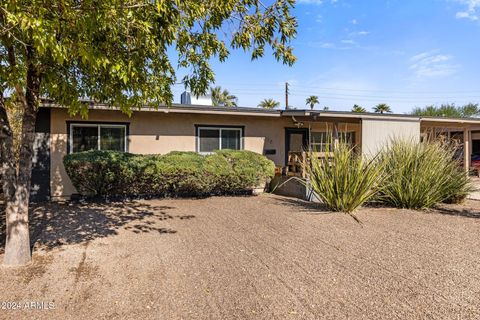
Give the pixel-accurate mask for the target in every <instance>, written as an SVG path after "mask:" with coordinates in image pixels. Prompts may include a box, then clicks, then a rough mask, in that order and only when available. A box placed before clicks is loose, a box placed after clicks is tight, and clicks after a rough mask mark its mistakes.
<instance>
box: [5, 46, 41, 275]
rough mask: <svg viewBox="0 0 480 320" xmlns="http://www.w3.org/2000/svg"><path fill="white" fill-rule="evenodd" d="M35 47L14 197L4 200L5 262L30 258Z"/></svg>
mask: <svg viewBox="0 0 480 320" xmlns="http://www.w3.org/2000/svg"><path fill="white" fill-rule="evenodd" d="M33 55H34V50H33V48H32V47H31V46H29V47H27V57H26V58H27V65H28V69H27V81H26V93H25V96H24V97H23V98H24V99H22V100H23V106H24V113H23V119H22V140H21V147H20V157H19V164H18V173H17V179H16V184H15V195H14V198H13V201H9V202H8V203H7V210H6V217H7V240H6V244H5V257H4V260H3V263H4V264H5V265H11V266H20V265H24V264H27V263H29V262H30V261H31V250H30V234H29V228H28V207H29V202H30V201H29V200H30V199H29V198H30V181H31V173H32V157H33V144H34V142H35V121H36V116H37V104H38V94H39V90H40V74H39V72H38V69H37V67H36V66H35V65H34V64H33V62H32V61H33Z"/></svg>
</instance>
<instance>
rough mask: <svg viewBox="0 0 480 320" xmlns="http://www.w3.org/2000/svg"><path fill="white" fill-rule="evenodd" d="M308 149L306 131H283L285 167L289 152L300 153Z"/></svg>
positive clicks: (295, 129) (297, 129)
mask: <svg viewBox="0 0 480 320" xmlns="http://www.w3.org/2000/svg"><path fill="white" fill-rule="evenodd" d="M307 149H308V129H299V128H286V129H285V165H286V166H287V165H288V156H289V153H290V152H295V153H297V152H298V153H301V152H302V151H305V150H307Z"/></svg>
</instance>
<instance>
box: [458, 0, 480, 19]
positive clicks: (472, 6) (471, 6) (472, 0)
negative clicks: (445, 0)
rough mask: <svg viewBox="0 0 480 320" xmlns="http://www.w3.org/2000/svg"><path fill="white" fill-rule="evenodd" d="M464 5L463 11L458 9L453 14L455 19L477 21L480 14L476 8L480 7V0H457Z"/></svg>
mask: <svg viewBox="0 0 480 320" xmlns="http://www.w3.org/2000/svg"><path fill="white" fill-rule="evenodd" d="M457 2H460V3H462V4H463V5H465V6H466V8H465V10H464V11H458V12H457V14H456V15H455V16H456V18H457V19H470V20H472V21H477V20H478V19H479V18H480V16H479V13H478V12H477V9H478V8H479V7H480V0H457Z"/></svg>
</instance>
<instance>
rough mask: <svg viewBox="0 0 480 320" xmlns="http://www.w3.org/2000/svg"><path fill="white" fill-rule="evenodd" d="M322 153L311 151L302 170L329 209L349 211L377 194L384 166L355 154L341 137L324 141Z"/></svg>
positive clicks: (352, 210) (382, 177) (374, 160)
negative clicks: (320, 154) (323, 152)
mask: <svg viewBox="0 0 480 320" xmlns="http://www.w3.org/2000/svg"><path fill="white" fill-rule="evenodd" d="M332 139H333V138H332V137H331V138H330V141H331V140H332ZM325 155H326V157H325V158H319V157H317V156H316V154H315V153H311V154H310V155H309V158H308V160H309V161H308V164H307V165H306V166H305V170H306V172H307V174H308V177H309V181H310V184H311V187H312V189H313V190H314V191H315V192H316V194H317V195H318V197H319V198H320V199H321V200H322V202H323V203H324V204H325V205H326V206H328V208H329V209H331V210H333V211H340V212H345V213H350V214H351V213H352V212H354V211H355V210H356V209H357V208H358V207H360V206H361V205H362V204H364V203H365V202H368V201H369V200H371V199H372V198H373V197H374V196H375V195H376V194H377V192H378V191H379V189H380V188H381V184H382V182H383V179H384V170H383V166H382V163H379V162H378V161H377V159H376V158H374V159H366V158H364V157H362V155H359V154H356V153H355V151H354V149H352V148H351V147H350V146H349V145H348V144H347V143H345V142H343V141H339V142H338V143H337V144H335V146H334V145H332V144H330V143H327V144H326V152H325Z"/></svg>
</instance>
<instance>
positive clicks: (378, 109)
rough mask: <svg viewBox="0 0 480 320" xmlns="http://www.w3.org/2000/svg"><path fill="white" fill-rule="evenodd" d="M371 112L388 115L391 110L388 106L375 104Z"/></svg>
mask: <svg viewBox="0 0 480 320" xmlns="http://www.w3.org/2000/svg"><path fill="white" fill-rule="evenodd" d="M373 111H374V112H376V113H390V112H392V109H391V108H390V106H389V105H388V104H386V103H380V104H377V105H376V106H375V107H374V108H373Z"/></svg>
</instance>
